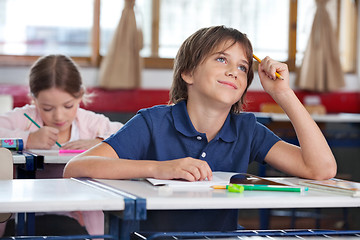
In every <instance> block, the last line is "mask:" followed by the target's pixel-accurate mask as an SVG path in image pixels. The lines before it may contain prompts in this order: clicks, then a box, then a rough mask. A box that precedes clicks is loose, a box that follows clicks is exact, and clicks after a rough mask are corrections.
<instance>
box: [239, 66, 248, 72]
mask: <svg viewBox="0 0 360 240" xmlns="http://www.w3.org/2000/svg"><path fill="white" fill-rule="evenodd" d="M239 69H240V71H243V72H247V68H246V67H245V66H239Z"/></svg>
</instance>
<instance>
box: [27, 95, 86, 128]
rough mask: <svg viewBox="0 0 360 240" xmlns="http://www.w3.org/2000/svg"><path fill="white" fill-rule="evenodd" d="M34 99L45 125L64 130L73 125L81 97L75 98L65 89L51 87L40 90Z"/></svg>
mask: <svg viewBox="0 0 360 240" xmlns="http://www.w3.org/2000/svg"><path fill="white" fill-rule="evenodd" d="M34 100H35V105H36V107H37V109H38V110H39V112H40V116H41V119H42V120H43V122H44V125H46V126H49V127H54V128H57V129H59V131H60V132H62V131H66V130H69V128H70V127H71V124H72V122H73V120H74V119H75V117H76V113H77V109H78V108H79V104H80V101H81V98H74V97H73V96H72V95H70V94H69V93H67V92H65V91H63V90H60V89H58V88H51V89H47V90H43V91H41V92H39V94H38V96H37V98H35V99H34Z"/></svg>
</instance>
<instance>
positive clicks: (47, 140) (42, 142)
mask: <svg viewBox="0 0 360 240" xmlns="http://www.w3.org/2000/svg"><path fill="white" fill-rule="evenodd" d="M58 134H59V130H58V129H56V128H53V127H48V126H44V127H42V128H39V130H37V131H35V132H31V133H30V134H29V137H28V139H27V143H26V148H28V149H31V148H32V149H50V148H51V147H52V146H54V145H55V142H56V141H57V140H58Z"/></svg>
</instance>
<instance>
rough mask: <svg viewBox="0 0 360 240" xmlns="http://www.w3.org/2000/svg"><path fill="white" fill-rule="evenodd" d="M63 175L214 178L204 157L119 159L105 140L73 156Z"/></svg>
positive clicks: (128, 177)
mask: <svg viewBox="0 0 360 240" xmlns="http://www.w3.org/2000/svg"><path fill="white" fill-rule="evenodd" d="M64 177H66V178H69V177H91V178H106V179H131V178H147V177H151V178H158V179H185V180H188V181H198V180H204V179H206V178H207V179H212V172H211V169H210V167H209V165H208V164H207V163H206V162H205V161H202V160H198V159H193V158H182V159H176V160H171V161H150V160H128V159H120V158H119V157H118V155H117V154H116V152H115V150H114V149H113V148H112V147H111V146H110V145H109V144H107V143H104V142H102V143H99V144H98V145H96V146H95V147H93V148H91V149H89V150H88V151H86V152H84V153H81V154H80V155H78V156H76V157H74V158H73V159H71V160H70V161H69V162H68V163H67V164H66V166H65V169H64Z"/></svg>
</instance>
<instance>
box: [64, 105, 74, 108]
mask: <svg viewBox="0 0 360 240" xmlns="http://www.w3.org/2000/svg"><path fill="white" fill-rule="evenodd" d="M73 106H74V105H66V106H65V108H67V109H70V108H72V107H73Z"/></svg>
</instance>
